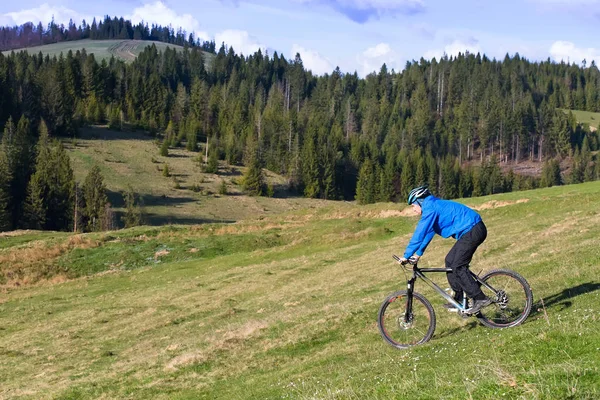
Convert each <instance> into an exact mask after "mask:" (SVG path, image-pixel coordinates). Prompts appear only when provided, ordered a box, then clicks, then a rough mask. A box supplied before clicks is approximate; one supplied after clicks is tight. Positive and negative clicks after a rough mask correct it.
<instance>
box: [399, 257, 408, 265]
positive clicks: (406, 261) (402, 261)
mask: <svg viewBox="0 0 600 400" xmlns="http://www.w3.org/2000/svg"><path fill="white" fill-rule="evenodd" d="M407 263H408V259H407V258H404V257H400V264H402V265H406V264H407Z"/></svg>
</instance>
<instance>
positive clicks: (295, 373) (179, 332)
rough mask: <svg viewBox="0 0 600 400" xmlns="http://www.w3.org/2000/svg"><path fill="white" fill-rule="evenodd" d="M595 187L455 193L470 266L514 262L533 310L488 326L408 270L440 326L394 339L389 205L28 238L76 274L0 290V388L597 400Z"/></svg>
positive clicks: (599, 186)
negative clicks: (384, 305)
mask: <svg viewBox="0 0 600 400" xmlns="http://www.w3.org/2000/svg"><path fill="white" fill-rule="evenodd" d="M599 193H600V182H593V183H586V184H581V185H571V186H563V187H553V188H548V189H541V190H536V191H526V192H515V193H508V194H502V195H495V196H488V197H483V198H475V199H465V200H461V201H462V202H464V203H466V204H468V205H470V206H472V207H475V208H478V209H480V210H481V211H480V212H481V215H482V216H483V218H484V220H485V222H486V224H487V226H488V231H489V235H488V239H487V240H486V242H485V243H484V244H483V245H482V246H481V248H480V250H478V252H477V254H476V255H475V258H474V261H473V266H474V268H473V269H474V270H475V271H476V272H479V270H484V271H486V270H490V269H493V268H511V269H514V270H516V271H518V272H519V273H521V274H522V275H523V276H525V277H526V278H527V279H528V281H529V283H530V284H531V287H532V289H533V292H534V302H535V305H534V309H533V313H532V315H531V316H530V317H529V319H528V320H527V321H526V322H525V323H524V324H523V325H522V326H520V327H517V328H511V329H507V330H492V329H489V328H485V327H483V326H481V325H479V324H478V323H477V321H476V320H474V319H467V320H463V319H462V318H460V317H457V316H456V315H455V314H451V313H447V312H445V311H444V310H443V308H442V307H441V303H442V300H441V299H439V298H438V297H437V296H435V294H434V293H433V292H432V291H431V290H430V289H429V288H427V287H426V286H424V285H423V284H422V283H419V282H418V283H417V290H418V291H419V292H421V293H423V294H424V295H425V296H426V297H428V298H429V299H430V300H431V301H432V303H433V305H434V308H435V310H436V313H437V319H438V322H437V329H436V332H435V334H434V336H433V338H432V340H431V341H430V342H429V343H427V344H425V345H422V346H419V347H416V348H413V349H411V350H407V351H400V350H396V349H394V348H392V347H391V346H389V345H387V344H386V343H385V342H384V341H383V340H382V338H381V337H380V336H379V333H378V331H377V326H376V316H377V311H378V308H379V305H380V303H381V301H383V299H384V298H385V297H386V296H387V295H388V294H389V293H391V292H393V291H395V290H399V289H402V288H404V286H405V281H404V276H403V274H402V273H401V272H400V271H399V268H398V267H397V265H396V264H395V263H393V260H392V259H391V255H392V254H401V252H402V250H403V248H404V246H405V245H406V243H407V240H408V239H409V238H410V234H411V233H412V231H413V229H414V226H415V224H416V221H417V219H416V218H415V217H406V216H399V215H398V214H399V213H398V211H400V210H401V209H402V208H403V205H396V204H377V205H370V206H364V207H361V206H357V205H354V204H344V203H335V204H333V203H330V204H329V205H326V206H325V207H321V208H312V209H311V208H305V209H302V210H296V211H293V212H289V213H286V214H282V215H279V216H265V217H264V218H263V219H262V220H254V221H251V220H248V221H243V222H240V223H237V224H233V225H221V224H209V225H202V226H193V227H184V226H172V227H165V228H152V227H139V228H135V229H132V230H123V231H118V232H110V233H106V234H86V235H82V236H81V237H78V238H79V239H78V240H75V239H72V238H71V237H48V238H47V239H44V238H40V237H39V234H36V233H29V234H26V235H25V236H24V237H27V236H28V235H33V236H32V238H35V239H39V240H41V243H44V241H45V240H48V241H49V244H48V248H51V247H52V246H59V247H60V246H64V244H63V242H65V241H67V240H71V242H72V247H70V248H69V249H68V250H67V251H64V252H63V253H61V254H58V255H57V256H56V257H55V258H54V261H53V263H55V264H57V265H60V269H64V270H66V271H67V272H70V273H72V276H80V277H79V278H76V279H72V280H68V281H66V282H63V283H59V284H50V283H44V284H41V285H35V286H31V285H25V286H21V287H17V288H14V287H5V293H3V294H2V295H0V360H1V362H0V397H2V398H24V399H42V398H52V399H87V398H90V399H91V398H104V399H109V398H110V399H112V398H115V399H117V398H118V399H122V398H131V399H145V398H157V399H199V398H200V399H202V398H206V399H217V398H218V399H265V398H268V399H271V398H292V399H390V398H398V399H400V398H411V399H413V398H415V399H420V398H421V399H431V398H436V399H468V398H473V399H497V398H508V399H566V398H570V399H595V398H598V397H599V396H600V378H599V377H600V374H599V373H600V371H599V369H600V367H599V365H598V362H597V360H598V359H599V357H600V332H599V331H598V329H597V328H598V326H599V325H598V323H599V319H600V313H599V308H598V304H599V300H600V281H599V279H598V270H599V265H600V246H598V237H599V235H600V224H599V223H600V212H599V211H598V210H600V196H598V195H599ZM394 211H396V212H395V213H394ZM39 240H38V243H40V242H39ZM92 242H93V246H92V245H91V244H90V243H92ZM452 243H453V241H452V240H443V239H440V238H439V237H438V238H436V239H434V240H433V242H432V243H431V245H430V246H429V248H428V249H427V252H426V254H425V256H424V258H423V260H422V266H423V267H434V266H440V265H442V263H443V259H444V256H445V254H446V253H447V251H448V250H449V249H450V247H451V246H452ZM28 246H29V245H28V244H27V243H25V242H23V241H20V242H19V243H16V242H15V243H13V244H12V245H11V246H7V247H5V248H4V249H0V256H3V255H8V254H11V253H14V254H15V255H18V254H21V253H20V252H24V251H26V250H27V249H28ZM32 246H33V244H32ZM191 249H196V250H195V251H191ZM165 251H168V254H167V253H165ZM161 252H162V253H161ZM159 254H161V255H159ZM9 264H10V262H9ZM107 264H110V265H107ZM0 265H4V263H0ZM3 268H4V267H3ZM99 271H107V272H110V273H101V274H97V272H99ZM88 274H95V275H90V276H87V275H88ZM435 280H436V282H438V283H439V284H440V285H441V286H442V287H446V286H447V283H446V282H445V277H443V276H440V277H435ZM542 300H543V303H542Z"/></svg>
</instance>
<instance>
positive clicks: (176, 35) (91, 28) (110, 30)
mask: <svg viewBox="0 0 600 400" xmlns="http://www.w3.org/2000/svg"><path fill="white" fill-rule="evenodd" d="M82 39H92V40H110V39H122V40H127V39H129V40H151V41H158V42H165V43H170V44H175V45H178V46H190V47H194V46H196V47H199V48H201V49H203V50H204V51H207V52H210V53H214V52H215V50H216V46H215V42H214V41H202V40H201V39H200V38H195V37H194V34H193V33H189V34H187V33H186V32H185V30H183V29H181V28H179V29H177V31H175V30H174V29H173V28H172V27H171V26H168V27H165V26H161V25H157V24H152V25H151V26H150V27H148V24H147V23H142V22H140V23H138V24H133V23H132V22H131V21H129V20H125V19H123V18H122V17H121V18H117V17H114V18H111V17H109V16H108V15H107V16H105V17H104V20H101V21H99V22H96V18H94V19H93V21H92V23H91V25H90V24H88V23H87V22H86V21H85V19H84V20H83V21H82V22H81V24H80V25H79V26H77V25H76V24H75V23H74V22H73V20H69V23H68V24H67V26H64V24H57V23H56V22H54V19H52V21H51V22H50V23H49V24H48V25H47V26H46V27H44V26H43V25H42V23H41V22H39V23H38V24H37V25H34V24H33V23H31V22H27V23H25V24H23V25H19V26H3V27H0V51H7V50H14V49H22V48H26V47H33V46H42V45H45V44H50V43H59V42H67V41H73V40H82Z"/></svg>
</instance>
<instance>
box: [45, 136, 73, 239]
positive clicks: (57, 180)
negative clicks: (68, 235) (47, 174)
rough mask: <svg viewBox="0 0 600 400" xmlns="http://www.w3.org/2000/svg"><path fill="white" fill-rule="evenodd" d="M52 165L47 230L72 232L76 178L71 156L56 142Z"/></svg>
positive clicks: (52, 152) (52, 153)
mask: <svg viewBox="0 0 600 400" xmlns="http://www.w3.org/2000/svg"><path fill="white" fill-rule="evenodd" d="M51 163H52V165H51V171H52V175H51V179H50V185H49V189H50V190H49V191H50V194H49V199H50V200H49V201H48V213H47V215H46V229H49V230H58V231H65V230H70V229H71V225H72V223H73V211H74V207H73V205H74V203H73V201H74V197H75V176H74V174H73V169H72V168H71V162H70V158H69V155H68V154H67V152H66V150H65V149H64V147H63V145H62V143H60V142H55V143H54V145H53V147H52V151H51Z"/></svg>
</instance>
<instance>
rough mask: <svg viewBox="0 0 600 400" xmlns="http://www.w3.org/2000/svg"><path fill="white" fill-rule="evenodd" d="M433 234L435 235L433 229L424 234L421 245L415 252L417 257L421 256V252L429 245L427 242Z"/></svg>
mask: <svg viewBox="0 0 600 400" xmlns="http://www.w3.org/2000/svg"><path fill="white" fill-rule="evenodd" d="M434 236H435V232H434V231H431V232H429V233H428V234H427V236H425V238H424V239H423V241H422V242H421V245H420V246H419V248H418V249H417V251H416V254H417V255H418V256H419V257H421V256H422V255H423V253H425V249H426V248H427V246H429V242H431V239H433V237H434Z"/></svg>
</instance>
